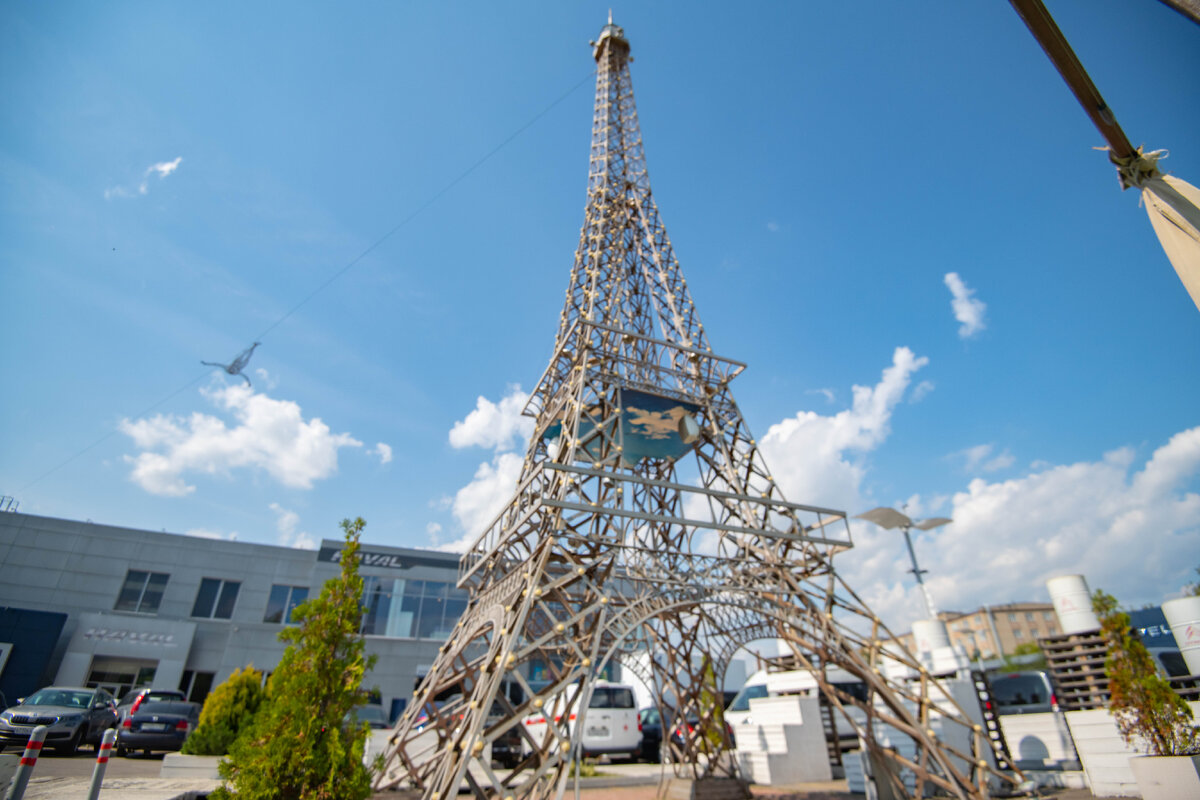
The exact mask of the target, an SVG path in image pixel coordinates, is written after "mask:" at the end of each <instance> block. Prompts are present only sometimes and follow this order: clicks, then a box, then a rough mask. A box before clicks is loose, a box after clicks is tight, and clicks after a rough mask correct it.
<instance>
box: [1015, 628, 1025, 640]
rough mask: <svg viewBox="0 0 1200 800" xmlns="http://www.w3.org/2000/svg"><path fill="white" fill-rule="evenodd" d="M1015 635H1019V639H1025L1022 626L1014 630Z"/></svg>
mask: <svg viewBox="0 0 1200 800" xmlns="http://www.w3.org/2000/svg"><path fill="white" fill-rule="evenodd" d="M1013 636H1015V637H1017V638H1018V639H1023V638H1025V631H1023V630H1021V629H1020V628H1016V629H1015V630H1013Z"/></svg>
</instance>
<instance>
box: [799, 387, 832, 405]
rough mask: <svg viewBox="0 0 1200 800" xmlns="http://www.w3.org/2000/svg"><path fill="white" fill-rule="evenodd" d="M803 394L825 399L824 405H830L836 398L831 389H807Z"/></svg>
mask: <svg viewBox="0 0 1200 800" xmlns="http://www.w3.org/2000/svg"><path fill="white" fill-rule="evenodd" d="M805 394H819V395H821V397H824V398H825V402H826V403H832V402H833V401H834V399H835V398H836V395H834V393H833V389H809V390H808V391H806V392H805Z"/></svg>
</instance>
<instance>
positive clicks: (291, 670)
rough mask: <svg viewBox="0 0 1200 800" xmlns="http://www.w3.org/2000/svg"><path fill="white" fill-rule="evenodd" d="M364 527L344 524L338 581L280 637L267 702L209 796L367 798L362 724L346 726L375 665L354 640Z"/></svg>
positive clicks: (368, 786) (240, 798)
mask: <svg viewBox="0 0 1200 800" xmlns="http://www.w3.org/2000/svg"><path fill="white" fill-rule="evenodd" d="M365 524H366V523H364V522H363V521H362V519H361V518H359V519H355V520H354V521H353V522H351V521H350V520H343V521H342V530H343V531H344V532H345V536H346V546H345V547H344V548H343V549H342V555H341V567H342V570H341V574H339V575H338V576H337V577H335V578H331V579H329V580H328V581H327V582H326V583H325V587H324V589H322V590H321V594H320V596H319V597H317V598H316V599H314V600H309V601H308V602H307V603H303V604H301V605H300V606H298V607H297V608H296V609H295V611H293V612H292V619H293V620H295V621H297V622H298V623H299V624H298V625H297V626H296V627H292V628H287V629H285V630H284V631H283V632H281V633H280V634H279V638H280V639H282V640H283V641H285V642H288V643H289V644H288V647H287V650H285V651H284V654H283V658H282V659H281V660H280V662H279V666H278V667H277V668H276V670H275V672H273V673H272V674H271V679H270V680H269V681H268V682H267V697H266V701H265V702H264V703H263V705H262V707H261V709H260V710H259V713H258V714H257V715H256V716H255V718H254V721H253V722H252V723H251V725H250V727H249V728H248V729H246V730H244V731H243V732H242V734H241V735H240V736H239V737H238V739H237V741H236V742H234V744H233V746H232V747H231V748H230V750H229V758H228V760H227V761H226V762H224V763H222V764H221V766H220V770H221V777H222V778H224V779H225V780H226V784H225V785H224V786H223V787H221V789H220V790H218V792H217V793H215V794H214V795H213V796H214V797H215V798H222V799H224V798H237V800H268V798H269V799H270V800H359V799H360V798H365V797H367V796H369V795H370V794H371V783H370V781H371V777H370V773H369V772H368V771H367V768H366V767H365V766H364V765H363V749H364V748H365V746H366V739H367V730H368V729H367V726H366V724H365V723H364V724H363V725H362V726H354V725H352V724H351V723H349V722H347V721H346V719H347V714H349V713H350V712H351V711H352V710H353V709H354V708H355V707H356V706H360V705H362V704H363V703H364V702H365V700H366V693H365V692H363V690H362V681H363V676H364V675H365V674H366V672H367V670H369V669H370V668H371V667H372V666H373V665H374V663H375V657H374V656H371V657H370V658H367V657H365V655H364V642H363V638H362V636H361V635H360V634H359V628H360V627H361V621H362V588H363V581H362V578H361V577H360V576H359V574H358V541H359V536H360V535H361V533H362V528H363V526H364V525H365Z"/></svg>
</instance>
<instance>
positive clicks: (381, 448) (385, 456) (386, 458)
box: [367, 442, 392, 464]
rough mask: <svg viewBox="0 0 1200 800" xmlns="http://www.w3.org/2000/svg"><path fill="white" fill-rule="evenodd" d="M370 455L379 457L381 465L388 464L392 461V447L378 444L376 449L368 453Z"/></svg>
mask: <svg viewBox="0 0 1200 800" xmlns="http://www.w3.org/2000/svg"><path fill="white" fill-rule="evenodd" d="M367 453H368V454H369V455H373V456H379V463H380V464H387V463H389V462H391V460H392V446H391V445H390V444H384V443H383V442H377V443H376V444H375V446H374V447H372V448H371V449H370V450H368V451H367Z"/></svg>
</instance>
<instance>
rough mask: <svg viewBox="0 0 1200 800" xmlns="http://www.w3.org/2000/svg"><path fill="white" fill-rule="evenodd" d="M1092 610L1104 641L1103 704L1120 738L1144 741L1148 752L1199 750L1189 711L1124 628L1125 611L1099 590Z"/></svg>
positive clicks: (1176, 753) (1173, 753)
mask: <svg viewBox="0 0 1200 800" xmlns="http://www.w3.org/2000/svg"><path fill="white" fill-rule="evenodd" d="M1092 609H1093V610H1094V611H1095V612H1096V616H1097V617H1099V618H1100V632H1101V633H1102V634H1103V635H1104V639H1105V641H1106V643H1107V645H1108V658H1107V659H1106V660H1105V662H1104V672H1105V674H1106V675H1107V676H1108V681H1109V683H1108V693H1109V701H1108V707H1109V710H1111V711H1112V714H1113V716H1114V717H1115V718H1116V721H1117V730H1119V731H1120V732H1121V736H1122V737H1123V738H1124V739H1125V741H1126V742H1127V743H1129V744H1135V743H1136V740H1138V739H1141V740H1143V741H1144V742H1145V743H1146V745H1147V746H1148V747H1149V748H1150V752H1151V754H1152V755H1157V756H1179V755H1188V754H1190V753H1196V752H1200V737H1198V736H1197V733H1196V730H1195V729H1194V728H1193V727H1192V725H1191V722H1192V710H1191V709H1190V708H1189V707H1188V704H1187V703H1185V702H1183V699H1182V698H1180V696H1179V695H1177V694H1175V691H1174V690H1173V689H1172V688H1171V684H1170V683H1168V682H1167V681H1166V680H1165V679H1163V678H1162V677H1161V676H1159V674H1158V671H1157V670H1156V669H1155V668H1154V661H1153V660H1152V659H1151V658H1150V652H1149V651H1148V650H1147V649H1146V646H1145V645H1144V644H1142V641H1141V639H1139V638H1138V637H1137V635H1136V634H1134V632H1133V630H1132V629H1131V628H1130V627H1129V615H1128V614H1126V613H1125V612H1123V611H1121V610H1120V609H1118V608H1117V600H1116V598H1114V597H1113V596H1112V595H1110V594H1105V593H1104V592H1103V591H1100V590H1097V591H1096V593H1095V594H1093V595H1092Z"/></svg>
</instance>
